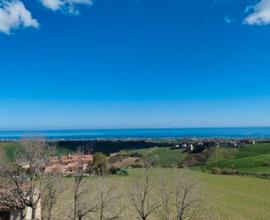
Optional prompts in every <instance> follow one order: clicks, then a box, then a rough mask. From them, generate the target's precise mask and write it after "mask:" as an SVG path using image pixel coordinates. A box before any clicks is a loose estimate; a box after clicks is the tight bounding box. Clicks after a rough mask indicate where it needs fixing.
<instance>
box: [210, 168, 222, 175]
mask: <svg viewBox="0 0 270 220" xmlns="http://www.w3.org/2000/svg"><path fill="white" fill-rule="evenodd" d="M211 173H212V174H217V175H220V174H221V173H222V170H221V169H220V168H219V167H214V168H212V169H211Z"/></svg>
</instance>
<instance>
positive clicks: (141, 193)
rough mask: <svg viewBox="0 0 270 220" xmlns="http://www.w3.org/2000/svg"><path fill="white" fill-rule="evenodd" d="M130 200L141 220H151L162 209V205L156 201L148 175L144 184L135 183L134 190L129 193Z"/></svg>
mask: <svg viewBox="0 0 270 220" xmlns="http://www.w3.org/2000/svg"><path fill="white" fill-rule="evenodd" d="M129 199H130V202H131V205H132V207H133V208H134V209H135V211H136V212H137V214H138V217H139V219H140V220H147V219H149V217H150V216H151V215H152V214H153V212H154V211H155V210H156V209H158V208H159V207H160V204H159V203H157V202H155V201H154V198H153V193H152V187H151V183H150V175H149V174H148V173H146V175H145V179H144V181H143V183H139V182H137V181H136V182H135V185H134V186H133V189H132V190H131V191H130V192H129Z"/></svg>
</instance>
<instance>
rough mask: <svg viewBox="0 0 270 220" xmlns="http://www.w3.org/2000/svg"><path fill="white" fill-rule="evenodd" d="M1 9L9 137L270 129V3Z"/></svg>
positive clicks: (84, 3) (148, 2)
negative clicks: (78, 131) (61, 131)
mask: <svg viewBox="0 0 270 220" xmlns="http://www.w3.org/2000/svg"><path fill="white" fill-rule="evenodd" d="M0 2H1V3H0V82H1V84H0V129H53V128H119V127H121V128H132V127H212V126H214V127H222V126H270V114H269V112H270V86H269V85H270V84H269V82H270V56H269V53H270V40H269V39H270V38H269V37H270V0H261V1H255V0H254V1H252V0H203V1H202V0H188V1H187V0H167V1H161V0H95V1H93V2H92V1H90V0H69V1H67V0H11V1H7V0H0Z"/></svg>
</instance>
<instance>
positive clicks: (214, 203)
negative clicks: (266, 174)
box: [53, 168, 270, 220]
mask: <svg viewBox="0 0 270 220" xmlns="http://www.w3.org/2000/svg"><path fill="white" fill-rule="evenodd" d="M145 172H146V171H145V170H144V169H130V171H129V173H130V175H129V176H123V177H120V176H110V177H105V178H97V177H87V178H86V182H85V185H84V187H85V189H89V192H87V193H86V194H85V196H86V198H87V200H88V201H90V202H91V201H93V200H95V198H96V197H95V196H94V194H95V192H96V191H97V190H98V188H99V187H100V186H101V185H103V184H104V183H105V185H107V186H108V185H113V186H114V187H115V191H117V192H118V193H119V194H121V195H122V197H121V199H120V200H118V202H117V203H116V204H115V207H114V209H119V208H120V207H124V209H123V212H122V216H123V219H130V220H132V219H136V214H135V212H134V210H133V209H132V207H131V206H130V203H129V199H128V193H127V192H128V191H129V190H130V189H131V188H132V186H133V183H134V181H135V180H138V181H140V180H142V179H143V177H144V174H145ZM150 173H151V186H152V187H153V190H154V194H153V197H155V198H154V200H155V201H158V200H159V193H158V189H159V186H160V183H161V182H162V181H164V180H165V181H166V182H167V184H168V186H170V187H172V186H173V183H174V182H175V180H176V179H177V177H178V176H182V175H184V176H188V177H190V178H192V179H194V180H195V181H197V182H198V183H199V185H200V186H199V187H200V193H198V194H197V196H198V197H200V198H201V199H202V200H203V202H202V205H203V207H204V208H203V209H198V210H199V213H197V216H198V217H197V218H195V219H232V220H242V219H243V220H244V219H245V220H246V219H250V220H253V219H254V220H255V219H256V220H257V219H258V220H259V219H260V220H263V219H265V220H266V219H270V212H269V207H270V199H269V198H270V181H269V180H264V179H259V178H253V177H240V176H223V175H212V174H206V173H201V172H195V171H191V170H188V169H185V170H183V169H172V168H168V169H166V168H156V169H152V170H151V171H150ZM60 186H61V188H62V189H63V188H65V189H66V190H65V191H63V192H61V194H60V195H59V200H58V203H57V205H56V207H55V209H54V213H53V214H54V219H55V220H60V219H65V218H67V216H68V214H69V213H70V212H71V210H72V207H73V206H72V198H73V197H72V186H73V179H72V178H63V179H61V180H60V182H59V187H60ZM172 188H173V187H172ZM89 219H96V218H95V217H94V218H90V217H89ZM151 219H162V218H161V217H160V213H159V211H157V212H156V213H155V215H154V216H153V217H152V218H151Z"/></svg>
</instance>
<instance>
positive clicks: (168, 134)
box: [0, 127, 270, 140]
mask: <svg viewBox="0 0 270 220" xmlns="http://www.w3.org/2000/svg"><path fill="white" fill-rule="evenodd" d="M33 137H37V138H44V139H52V140H93V139H132V138H133V139H136V138H138V139H139V138H152V139H154V138H270V127H249V128H248V127H245V128H235V127H234V128H155V129H150V128H149V129H146V128H143V129H70V130H18V131H15V130H7V131H5V130H0V140H18V139H23V138H33Z"/></svg>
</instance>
